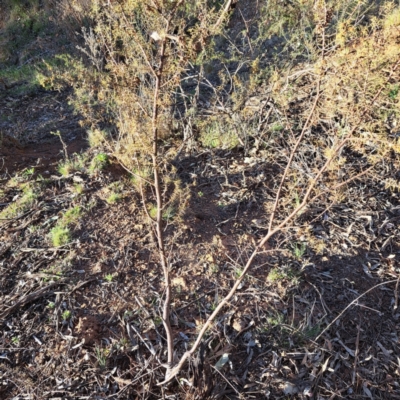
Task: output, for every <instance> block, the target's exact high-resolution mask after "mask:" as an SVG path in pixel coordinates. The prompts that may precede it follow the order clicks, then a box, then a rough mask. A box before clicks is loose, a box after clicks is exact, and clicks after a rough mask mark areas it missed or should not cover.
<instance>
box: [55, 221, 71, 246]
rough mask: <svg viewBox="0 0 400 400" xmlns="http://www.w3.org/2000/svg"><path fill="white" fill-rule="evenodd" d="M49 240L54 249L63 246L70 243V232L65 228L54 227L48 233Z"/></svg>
mask: <svg viewBox="0 0 400 400" xmlns="http://www.w3.org/2000/svg"><path fill="white" fill-rule="evenodd" d="M50 238H51V241H52V243H53V246H54V247H59V246H64V245H66V244H68V243H69V242H70V241H71V232H70V230H69V229H68V228H67V227H65V226H61V225H56V226H55V227H54V228H53V229H52V230H51V231H50Z"/></svg>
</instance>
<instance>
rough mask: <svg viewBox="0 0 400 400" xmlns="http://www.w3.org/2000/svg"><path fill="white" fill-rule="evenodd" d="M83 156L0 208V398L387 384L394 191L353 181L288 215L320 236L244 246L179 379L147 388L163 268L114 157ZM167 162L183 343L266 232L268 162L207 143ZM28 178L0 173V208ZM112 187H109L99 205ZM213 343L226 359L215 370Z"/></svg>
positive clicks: (394, 368) (390, 377)
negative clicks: (103, 163) (68, 220)
mask: <svg viewBox="0 0 400 400" xmlns="http://www.w3.org/2000/svg"><path fill="white" fill-rule="evenodd" d="M16 156H17V157H18V153H17V154H16ZM87 160H88V161H87V162H86V169H85V168H82V169H81V171H80V172H75V173H73V174H71V175H69V176H67V177H59V176H57V175H55V174H53V175H51V177H50V178H49V179H48V180H46V181H41V182H39V183H38V182H36V183H35V185H40V187H39V186H37V189H35V190H37V193H38V194H37V198H36V200H35V201H34V202H33V203H32V205H31V206H30V207H29V209H27V210H26V211H25V212H23V213H22V214H21V215H17V216H16V217H14V218H12V219H9V220H2V221H1V240H0V243H1V247H0V254H1V269H2V274H1V293H2V294H1V296H2V299H1V300H2V301H1V304H2V306H1V310H0V318H1V322H2V336H1V349H2V350H1V359H0V374H1V382H2V385H1V388H0V390H1V393H2V398H5V399H11V398H14V399H17V398H18V399H22V398H38V399H44V398H46V399H47V398H56V397H58V398H60V397H61V398H98V399H103V398H118V399H128V398H154V399H156V398H204V399H205V398H215V399H218V398H221V399H222V398H226V399H234V398H280V397H282V396H284V395H285V394H286V395H287V396H291V395H293V397H294V398H320V399H325V398H326V399H328V398H335V397H337V398H354V399H356V398H357V399H359V398H382V399H394V398H397V397H399V396H400V390H399V387H398V384H397V381H398V375H399V368H400V366H399V364H398V359H397V354H399V339H398V337H399V334H400V333H399V328H400V326H399V323H398V320H399V313H398V257H399V249H398V243H399V228H398V226H399V225H398V221H399V219H400V204H399V198H398V196H397V194H392V193H390V192H388V191H384V190H380V189H379V188H376V187H368V186H367V185H364V186H363V185H359V186H357V185H354V189H353V190H354V199H357V201H354V202H351V203H346V204H343V205H338V206H336V207H334V208H331V209H330V210H328V211H326V210H324V207H321V208H320V209H319V208H315V209H313V210H310V213H309V215H305V216H303V217H302V220H301V221H300V222H299V224H298V226H294V227H293V230H294V231H295V230H302V229H305V227H306V226H307V225H309V224H310V223H311V224H312V226H313V229H314V231H316V232H318V235H319V237H321V238H323V240H325V241H326V242H327V247H328V250H326V251H325V252H324V253H323V254H322V255H317V254H315V253H314V252H313V251H312V250H311V249H310V248H306V247H304V248H303V247H302V246H300V245H297V244H294V243H293V242H286V243H285V241H286V240H287V239H285V238H284V237H281V238H278V239H277V244H278V248H279V249H280V251H278V252H275V253H272V254H270V255H268V253H267V254H266V255H262V256H260V257H259V259H258V260H257V263H256V264H255V265H254V268H253V270H252V272H251V273H250V276H249V277H248V278H247V279H246V281H245V284H244V285H243V287H241V289H240V290H239V292H238V293H237V295H236V296H235V298H234V300H233V301H232V302H231V304H230V307H229V308H228V307H227V308H226V309H225V311H224V314H222V315H221V316H220V317H219V318H218V320H217V321H216V323H215V324H214V325H213V327H212V329H211V330H210V331H209V332H208V334H207V337H206V341H205V346H204V347H203V348H202V349H201V351H200V355H199V358H198V359H197V361H196V360H193V361H194V362H193V364H190V365H189V366H187V368H186V370H185V371H184V372H183V373H182V374H181V378H185V379H183V380H181V381H180V383H179V384H178V383H177V382H175V383H173V384H172V385H170V387H169V388H168V389H161V388H160V387H158V386H156V383H157V381H159V380H162V378H163V368H162V367H161V366H160V364H159V361H158V360H161V361H163V359H164V352H165V347H164V346H165V342H164V339H163V329H162V324H161V319H160V317H159V315H160V309H161V296H162V289H161V288H162V285H163V283H162V280H161V277H160V270H159V267H158V259H157V258H155V256H154V254H155V252H154V250H155V247H154V246H155V245H154V242H153V238H152V233H151V230H149V226H148V224H147V223H146V220H145V218H144V217H143V212H142V211H141V203H140V198H139V195H138V193H137V191H136V189H134V188H133V187H132V185H131V184H130V181H129V180H128V178H127V177H124V174H123V171H122V170H120V169H119V168H118V167H117V166H116V165H114V164H112V165H109V166H108V167H106V168H105V169H103V170H101V169H98V170H93V169H92V170H91V171H90V170H89V166H90V157H88V158H87ZM15 161H16V162H17V165H21V166H22V165H23V161H21V160H19V159H18V158H16V159H15ZM194 161H195V162H194ZM26 166H27V167H28V166H29V164H27V165H26ZM177 167H178V173H179V174H180V176H181V179H182V182H183V183H184V185H186V186H187V187H188V188H189V189H190V192H191V198H190V204H189V205H188V207H187V209H186V210H187V211H186V213H185V215H184V217H183V220H182V221H181V222H179V223H177V222H176V221H175V222H174V221H171V223H172V224H173V225H171V226H170V227H168V228H167V231H168V232H169V235H168V237H169V244H168V245H169V254H170V258H171V262H172V265H173V277H172V282H173V284H174V295H175V299H174V302H173V307H174V311H173V330H174V334H175V341H176V343H177V349H178V352H183V351H184V349H185V348H186V346H187V344H188V342H190V341H192V340H193V339H194V337H195V335H196V331H197V329H198V328H199V326H201V324H202V323H203V322H204V321H205V319H206V317H207V315H209V314H210V312H212V310H213V309H214V307H215V305H216V303H217V302H218V299H220V298H222V296H224V294H225V293H226V292H227V290H229V288H230V287H231V285H232V282H233V280H234V278H235V276H237V274H240V268H241V265H243V261H244V260H245V259H246V257H247V254H248V252H249V251H250V248H251V246H252V245H253V244H254V242H255V241H256V240H257V239H259V238H261V237H262V235H263V234H264V233H265V232H266V230H265V227H264V222H265V214H264V211H263V209H262V207H261V206H260V204H262V200H263V199H265V198H268V196H269V190H270V188H269V187H268V185H269V184H268V182H271V181H272V179H271V178H272V177H273V172H274V170H273V168H272V167H271V166H269V165H268V164H267V162H266V161H263V160H262V158H258V159H256V158H254V159H251V158H250V159H247V160H246V162H244V161H243V159H242V158H241V156H240V154H239V153H238V154H235V153H230V154H229V153H221V152H215V151H207V152H203V153H202V155H201V156H200V157H196V158H195V160H194V159H193V158H191V157H189V158H186V159H181V160H178V161H177ZM15 176H17V178H15ZM3 177H5V175H3ZM195 180H196V181H195ZM28 181H30V182H31V184H32V182H35V181H37V175H33V176H26V175H21V174H19V175H18V174H17V175H14V180H13V181H11V182H10V181H8V182H7V179H4V180H3V194H2V196H3V197H2V199H1V202H2V208H3V209H4V207H5V204H6V203H12V202H13V201H18V195H19V196H21V190H20V188H19V187H18V184H21V183H22V184H24V183H25V184H26V183H28ZM77 185H81V189H82V190H78V191H77ZM35 187H36V186H35ZM113 191H117V192H118V193H119V194H120V196H121V200H120V201H119V202H117V203H115V204H109V203H108V202H107V200H108V199H109V195H110V193H111V192H113ZM78 192H79V193H78ZM77 206H79V207H80V209H81V213H80V216H79V218H78V219H77V220H76V221H75V222H74V223H73V224H71V225H70V227H71V232H72V237H71V240H70V242H69V243H67V244H65V245H62V246H59V247H55V246H54V245H53V244H52V243H51V240H50V237H49V232H50V231H51V228H53V227H54V226H55V224H56V223H58V222H59V221H60V220H62V218H63V215H65V211H66V210H69V209H71V208H73V207H77ZM321 213H322V214H323V215H321ZM293 248H295V249H297V250H293ZM266 250H269V249H266ZM224 354H229V360H230V361H229V363H227V364H226V365H225V367H223V368H222V369H221V370H220V371H216V370H215V367H214V366H215V365H216V363H217V361H218V360H219V359H220V358H221V356H223V355H224Z"/></svg>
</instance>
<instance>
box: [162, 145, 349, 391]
mask: <svg viewBox="0 0 400 400" xmlns="http://www.w3.org/2000/svg"><path fill="white" fill-rule="evenodd" d="M347 141H348V139H347V138H346V139H344V140H342V142H341V143H340V144H339V145H338V146H337V147H336V149H335V152H334V153H333V154H332V156H331V157H330V158H329V159H328V160H327V161H326V162H325V164H324V165H323V167H322V168H321V169H320V170H319V172H318V174H317V176H316V177H315V178H314V179H313V180H312V181H311V183H310V185H309V187H308V189H307V192H306V194H305V195H304V198H303V201H302V202H301V204H299V205H298V206H297V207H296V208H295V209H294V210H293V211H292V213H290V214H289V215H288V216H287V217H286V218H285V219H284V220H283V221H282V222H281V223H280V224H279V225H278V226H277V227H275V228H274V229H272V230H269V231H268V233H267V235H266V236H264V238H263V239H262V240H261V241H260V242H259V243H258V245H257V246H256V248H255V249H254V251H253V253H252V254H251V255H250V258H249V259H248V260H247V263H246V265H245V267H244V269H243V272H242V274H241V276H240V277H239V278H238V279H237V280H236V282H235V283H234V285H233V286H232V289H231V290H230V291H229V293H228V294H227V295H226V296H225V297H224V298H223V299H222V301H221V302H220V303H219V304H218V306H217V308H216V309H215V310H214V312H213V313H212V314H211V315H210V316H209V317H208V319H207V321H206V322H205V323H204V325H203V327H202V328H201V330H200V332H199V334H198V336H197V339H196V341H195V342H194V344H193V346H192V348H191V349H190V350H188V351H187V352H186V353H184V355H183V356H182V358H181V359H180V360H179V362H178V364H177V365H176V366H175V367H174V368H172V369H171V370H170V371H167V374H166V378H165V381H163V382H161V383H160V385H161V384H164V383H167V382H169V381H170V380H171V379H173V377H174V376H176V375H177V374H178V373H179V371H180V370H181V368H182V367H183V365H184V363H185V362H186V360H187V359H188V358H189V357H190V356H191V355H193V353H194V352H195V351H196V350H197V348H198V347H199V345H200V343H201V340H202V338H203V336H204V334H205V333H206V331H207V329H208V328H209V327H210V325H211V323H212V321H213V320H214V318H215V317H216V316H217V315H218V314H219V312H220V311H221V310H222V308H223V307H224V306H225V305H226V304H228V303H229V301H230V299H231V298H232V297H233V295H234V294H235V293H236V290H237V289H238V287H239V286H240V284H241V283H242V281H243V279H244V278H245V276H246V275H247V273H248V271H249V269H250V268H251V266H252V264H253V261H254V259H255V257H256V256H257V255H258V254H259V253H260V252H261V251H262V248H263V247H264V245H265V244H266V243H267V242H268V240H270V239H271V238H272V236H274V235H275V234H276V233H278V232H279V231H281V230H282V229H283V228H284V227H285V226H286V225H287V224H288V223H289V222H290V221H291V220H293V218H294V217H295V216H296V215H297V214H298V213H299V212H300V211H301V210H302V209H303V208H304V207H305V206H306V205H307V204H308V203H309V200H310V196H311V193H312V191H313V190H314V187H315V185H316V184H317V182H318V181H319V179H320V178H321V176H322V175H323V173H324V172H325V171H326V169H327V168H328V167H329V165H330V163H331V162H332V161H333V159H334V158H336V155H337V154H338V152H339V151H340V149H341V148H342V147H343V146H344V145H345V143H346V142H347ZM296 149H297V147H295V148H294V149H293V150H292V153H294V152H295V151H296ZM293 157H294V155H292V154H291V158H293ZM168 372H169V373H168Z"/></svg>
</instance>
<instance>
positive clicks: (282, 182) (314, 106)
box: [268, 78, 321, 231]
mask: <svg viewBox="0 0 400 400" xmlns="http://www.w3.org/2000/svg"><path fill="white" fill-rule="evenodd" d="M320 86H321V78H319V79H318V82H317V95H316V97H315V101H314V103H313V106H312V108H311V111H310V113H309V114H308V117H307V120H306V122H305V124H304V126H303V129H302V131H301V133H300V136H299V138H298V139H297V142H296V144H295V145H294V148H293V150H292V151H291V153H290V157H289V160H288V162H287V164H286V168H285V171H284V173H283V175H282V179H281V183H280V185H279V188H278V191H277V193H276V197H275V203H274V208H273V210H272V213H271V217H270V220H269V225H268V230H269V231H271V229H272V224H273V223H274V219H275V215H276V210H277V208H278V204H279V200H280V197H281V191H282V187H283V184H284V182H285V179H286V176H287V174H288V172H289V170H290V166H291V164H292V161H293V158H294V156H295V154H296V151H297V149H298V147H299V146H300V143H301V141H302V140H303V137H304V135H305V133H306V130H307V128H308V124H309V123H310V120H311V118H312V115H313V114H314V111H315V108H316V107H317V104H318V100H319V96H320Z"/></svg>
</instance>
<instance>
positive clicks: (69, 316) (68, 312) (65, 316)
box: [61, 310, 72, 321]
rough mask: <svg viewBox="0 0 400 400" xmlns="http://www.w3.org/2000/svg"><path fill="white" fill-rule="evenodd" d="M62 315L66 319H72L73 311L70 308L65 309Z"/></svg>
mask: <svg viewBox="0 0 400 400" xmlns="http://www.w3.org/2000/svg"><path fill="white" fill-rule="evenodd" d="M61 317H62V319H63V320H64V321H67V320H68V319H70V318H71V317H72V313H71V311H69V310H65V311H64V312H63V313H62V314H61Z"/></svg>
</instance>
